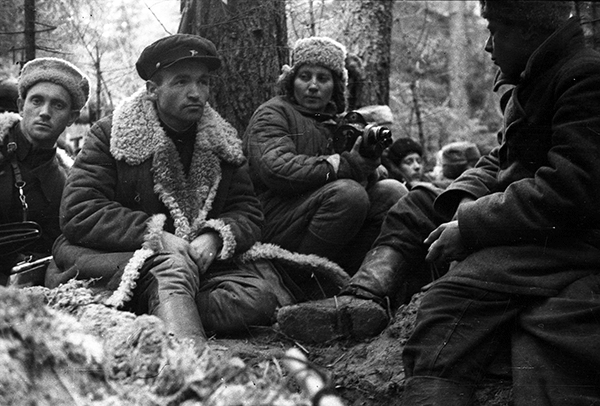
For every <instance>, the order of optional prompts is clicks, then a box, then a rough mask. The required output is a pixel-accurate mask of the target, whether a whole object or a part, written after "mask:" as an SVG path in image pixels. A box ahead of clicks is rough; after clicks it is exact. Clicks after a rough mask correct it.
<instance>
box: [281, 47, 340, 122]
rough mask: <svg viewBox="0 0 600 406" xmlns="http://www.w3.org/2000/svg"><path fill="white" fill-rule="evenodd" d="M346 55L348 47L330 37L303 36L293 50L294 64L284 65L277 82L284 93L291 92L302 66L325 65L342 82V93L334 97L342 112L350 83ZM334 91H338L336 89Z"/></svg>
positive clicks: (338, 90) (292, 59)
mask: <svg viewBox="0 0 600 406" xmlns="http://www.w3.org/2000/svg"><path fill="white" fill-rule="evenodd" d="M346 55H347V53H346V47H345V46H344V45H342V44H340V43H339V42H337V41H335V40H333V39H331V38H329V37H308V38H301V39H299V40H297V41H296V43H295V44H294V48H293V50H292V58H291V61H292V66H289V65H283V66H282V68H281V76H279V79H278V81H277V84H278V86H279V88H280V89H281V90H282V91H283V93H284V94H285V93H288V94H289V93H290V90H291V89H293V84H292V82H293V81H294V78H295V77H296V73H297V72H298V69H299V68H300V67H301V66H303V65H306V64H310V65H319V66H323V67H324V68H327V69H329V70H330V71H331V72H332V73H333V75H334V76H337V77H338V79H339V82H341V87H340V88H339V89H337V93H342V94H334V95H333V97H332V100H333V101H334V102H335V104H336V105H337V109H338V113H341V112H343V111H344V109H345V106H346V95H345V92H346V86H347V84H348V70H347V69H346ZM334 92H336V90H335V89H334Z"/></svg>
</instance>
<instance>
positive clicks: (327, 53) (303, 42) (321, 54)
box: [292, 37, 348, 83]
mask: <svg viewBox="0 0 600 406" xmlns="http://www.w3.org/2000/svg"><path fill="white" fill-rule="evenodd" d="M305 64H311V65H319V66H323V67H325V68H327V69H329V70H330V71H332V72H333V73H334V74H337V75H338V76H340V77H341V78H342V80H343V81H344V83H348V71H347V70H346V47H345V46H343V45H342V44H340V43H339V42H337V41H334V40H332V39H331V38H328V37H309V38H302V39H299V40H298V41H296V44H295V45H294V51H293V53H292V70H297V69H298V67H300V66H302V65H305Z"/></svg>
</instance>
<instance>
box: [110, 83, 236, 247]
mask: <svg viewBox="0 0 600 406" xmlns="http://www.w3.org/2000/svg"><path fill="white" fill-rule="evenodd" d="M196 134H197V135H196V140H195V144H194V153H193V157H192V162H191V166H190V170H189V174H188V175H187V176H186V174H185V172H184V169H183V165H182V164H181V160H180V159H179V155H178V153H177V150H176V148H175V144H174V143H173V142H172V141H171V139H170V138H169V137H168V136H167V134H166V132H165V130H164V129H163V128H162V126H161V125H160V121H159V118H158V114H157V111H156V107H155V104H154V102H153V101H152V100H150V99H149V98H148V96H147V94H146V90H145V89H140V90H139V91H138V92H136V93H135V94H133V95H132V96H131V97H130V98H129V99H127V100H125V101H124V102H123V104H121V106H119V107H118V108H117V109H116V110H115V113H114V115H113V122H112V130H111V141H110V152H111V154H112V155H113V157H114V158H115V159H116V160H120V161H124V162H126V163H127V164H129V165H139V164H141V163H142V162H144V161H146V160H147V159H152V174H153V178H154V191H155V192H156V193H157V194H158V196H159V198H160V199H161V201H162V202H163V204H164V205H165V206H166V207H167V208H168V209H169V212H170V214H171V216H172V218H173V220H174V222H175V229H176V230H175V234H176V235H177V236H179V237H182V238H185V239H188V240H191V239H193V238H194V237H195V235H196V234H197V233H198V231H199V229H200V228H201V227H203V226H204V225H205V222H206V217H207V215H208V213H209V212H210V209H211V207H212V204H213V202H214V198H215V196H216V193H217V189H218V187H219V183H220V181H221V175H222V173H221V162H227V163H230V164H232V165H234V166H239V165H242V164H243V162H244V161H245V158H244V155H243V152H242V144H241V140H240V139H239V138H238V136H237V132H236V130H235V129H234V128H233V127H232V126H231V125H230V124H229V123H227V122H226V121H225V120H224V119H223V118H222V117H221V116H220V115H219V114H218V113H217V112H216V111H215V110H214V109H212V108H211V107H210V106H209V105H208V104H207V105H206V106H205V108H204V114H203V115H202V118H201V119H200V121H199V122H198V125H197V133H196Z"/></svg>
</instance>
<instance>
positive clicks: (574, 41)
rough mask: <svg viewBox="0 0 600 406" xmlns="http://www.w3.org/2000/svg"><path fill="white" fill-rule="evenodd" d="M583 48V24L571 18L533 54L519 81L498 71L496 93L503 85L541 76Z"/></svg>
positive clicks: (495, 85) (495, 82)
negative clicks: (561, 60)
mask: <svg viewBox="0 0 600 406" xmlns="http://www.w3.org/2000/svg"><path fill="white" fill-rule="evenodd" d="M582 46H584V36H583V30H582V28H581V24H580V22H579V19H578V18H576V17H571V18H570V19H569V20H568V21H567V22H566V23H565V24H564V25H563V26H562V27H560V28H559V29H558V30H556V31H555V32H554V33H552V35H550V36H549V37H548V38H546V40H545V41H544V42H543V43H542V44H541V45H540V46H539V47H538V48H537V49H536V50H535V51H534V52H533V53H532V54H531V56H530V57H529V60H528V61H527V65H526V66H525V70H524V71H523V73H521V77H520V78H519V79H518V80H515V79H512V80H511V79H510V78H508V77H507V76H506V75H504V74H503V73H502V72H501V71H498V72H497V74H496V78H495V80H494V91H497V90H498V89H499V88H500V86H502V85H517V84H519V83H521V82H523V81H526V80H528V78H530V77H532V76H537V75H539V74H540V72H542V71H544V70H546V69H548V68H549V67H550V66H553V65H554V64H555V63H556V61H558V60H560V59H562V58H564V57H565V56H567V55H568V54H570V53H572V52H574V51H576V50H578V49H580V47H582Z"/></svg>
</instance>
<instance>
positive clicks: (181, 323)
mask: <svg viewBox="0 0 600 406" xmlns="http://www.w3.org/2000/svg"><path fill="white" fill-rule="evenodd" d="M152 314H153V315H155V316H156V317H158V318H159V319H161V320H162V321H163V322H164V323H165V325H166V327H167V331H168V332H169V333H171V334H173V335H174V336H175V337H177V338H181V339H191V340H193V341H194V343H195V344H196V345H197V346H198V347H199V348H202V347H203V346H204V344H205V343H206V333H205V332H204V328H203V326H202V320H200V314H199V313H198V308H197V307H196V302H195V301H194V299H193V298H192V297H189V296H186V295H171V296H168V297H167V298H166V299H162V300H160V302H159V303H158V304H157V305H156V307H155V308H154V310H153V311H152Z"/></svg>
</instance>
